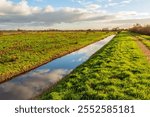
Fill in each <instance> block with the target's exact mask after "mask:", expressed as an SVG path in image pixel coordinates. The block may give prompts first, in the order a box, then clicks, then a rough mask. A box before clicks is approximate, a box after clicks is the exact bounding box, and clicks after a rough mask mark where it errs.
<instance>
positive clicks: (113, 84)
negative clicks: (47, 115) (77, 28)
mask: <svg viewBox="0 0 150 117" xmlns="http://www.w3.org/2000/svg"><path fill="white" fill-rule="evenodd" d="M132 35H133V34H132ZM132 35H131V33H129V32H121V33H120V34H118V35H117V36H116V37H115V38H114V39H113V40H112V41H111V42H110V43H109V44H107V45H106V46H105V47H104V48H103V49H101V50H99V51H98V52H97V53H96V54H95V55H93V56H92V57H91V58H90V59H89V60H88V61H87V62H85V63H84V64H82V65H81V66H79V67H78V68H77V69H75V70H74V71H73V72H72V73H71V74H70V75H68V76H67V77H66V78H65V79H64V80H62V81H60V82H59V83H58V84H57V85H56V86H55V87H53V88H52V89H50V90H49V91H46V92H45V93H44V94H42V95H41V96H40V97H39V99H63V100H67V99H75V100H78V99H81V100H85V99H87V100H89V99H90V100H91V99H96V100H97V99H100V100H108V99H113V100H116V99H120V100H124V99H140V100H141V99H143V100H146V99H150V63H149V62H148V59H147V58H146V56H145V55H144V53H143V52H142V50H141V49H140V47H139V46H138V44H137V42H136V40H135V38H134V36H132Z"/></svg>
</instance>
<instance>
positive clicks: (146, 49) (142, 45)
mask: <svg viewBox="0 0 150 117" xmlns="http://www.w3.org/2000/svg"><path fill="white" fill-rule="evenodd" d="M135 41H136V42H137V44H138V45H139V47H140V49H141V50H142V51H143V53H144V54H145V55H146V57H147V59H148V61H149V62H150V50H149V49H148V48H147V47H146V46H145V45H144V44H143V43H142V42H141V41H140V40H139V38H138V37H136V38H135Z"/></svg>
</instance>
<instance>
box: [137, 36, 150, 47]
mask: <svg viewBox="0 0 150 117" xmlns="http://www.w3.org/2000/svg"><path fill="white" fill-rule="evenodd" d="M138 37H139V39H140V41H142V42H143V44H145V45H146V46H147V47H148V48H149V49H150V36H148V35H138Z"/></svg>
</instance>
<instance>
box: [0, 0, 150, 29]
mask: <svg viewBox="0 0 150 117" xmlns="http://www.w3.org/2000/svg"><path fill="white" fill-rule="evenodd" d="M36 1H37V0H36ZM38 1H39V0H38ZM40 1H41V0H40ZM73 1H75V2H78V3H80V4H84V5H83V6H82V7H80V8H73V7H61V8H56V7H53V6H51V5H47V6H46V7H45V8H40V7H33V6H30V5H29V4H28V1H27V0H21V1H20V2H19V3H14V2H12V1H10V0H1V4H0V27H1V29H7V28H12V29H14V28H23V27H28V28H30V27H43V28H44V27H53V26H54V25H55V26H56V25H57V26H58V25H59V24H60V25H62V24H75V23H78V22H81V23H83V22H85V23H86V24H87V25H88V24H90V26H91V27H94V26H97V25H94V26H92V22H96V21H98V22H99V23H100V22H101V23H103V22H105V24H108V22H111V21H117V20H124V19H127V20H129V19H134V18H135V19H138V18H140V17H143V18H148V17H150V14H148V13H139V12H138V13H137V12H135V11H119V12H116V13H111V12H108V11H106V10H104V9H102V8H103V6H102V5H100V4H96V3H91V2H88V0H73ZM131 1H132V0H123V1H121V2H115V0H108V1H107V3H109V5H112V6H114V5H118V4H128V3H130V2H131ZM10 9H11V10H10ZM87 22H91V23H87ZM81 23H80V24H81ZM93 24H94V23H93ZM78 26H79V25H78ZM74 27H75V26H74ZM87 27H89V26H87Z"/></svg>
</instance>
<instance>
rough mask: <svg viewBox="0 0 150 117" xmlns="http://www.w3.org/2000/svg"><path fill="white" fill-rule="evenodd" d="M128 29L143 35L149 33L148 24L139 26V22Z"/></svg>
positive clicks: (149, 27) (149, 26)
mask: <svg viewBox="0 0 150 117" xmlns="http://www.w3.org/2000/svg"><path fill="white" fill-rule="evenodd" d="M130 31H131V32H135V33H140V34H144V35H150V25H147V26H141V25H140V24H136V25H135V26H134V27H133V28H131V29H130Z"/></svg>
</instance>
